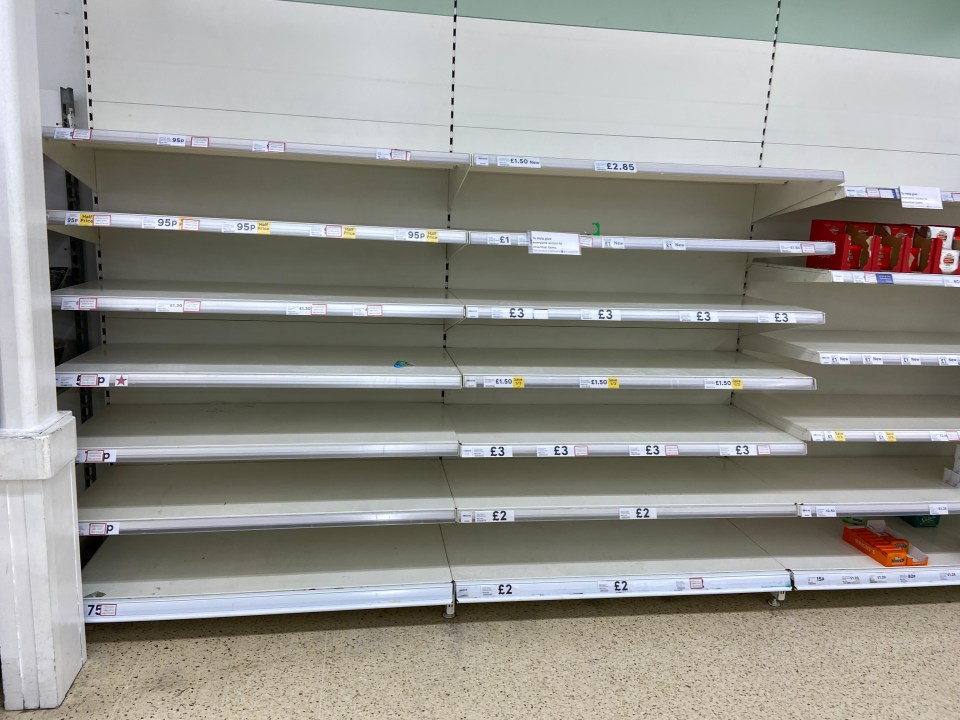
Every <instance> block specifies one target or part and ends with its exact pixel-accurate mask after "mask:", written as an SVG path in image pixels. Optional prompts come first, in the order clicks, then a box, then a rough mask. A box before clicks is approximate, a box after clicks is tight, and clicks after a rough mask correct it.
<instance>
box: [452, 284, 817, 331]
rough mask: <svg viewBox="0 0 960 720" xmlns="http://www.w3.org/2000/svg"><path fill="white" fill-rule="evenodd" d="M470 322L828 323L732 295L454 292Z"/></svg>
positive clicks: (813, 314) (810, 314) (811, 315)
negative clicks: (489, 320) (479, 320)
mask: <svg viewBox="0 0 960 720" xmlns="http://www.w3.org/2000/svg"><path fill="white" fill-rule="evenodd" d="M452 292H453V294H454V295H455V296H456V297H457V298H459V299H460V300H462V301H463V304H464V305H466V316H467V317H468V318H483V319H493V320H527V321H529V320H593V321H598V322H607V321H625V322H669V323H721V322H722V323H773V324H795V323H808V324H822V323H823V322H824V314H823V313H822V312H820V311H818V310H805V309H803V308H798V307H793V306H789V305H779V304H776V303H768V302H765V301H763V300H754V299H753V298H745V297H740V296H739V295H737V296H732V295H692V296H690V295H667V294H662V295H649V294H647V295H644V294H632V293H631V294H627V293H596V294H587V293H576V292H553V291H543V292H521V291H518V292H512V291H486V290H453V291H452Z"/></svg>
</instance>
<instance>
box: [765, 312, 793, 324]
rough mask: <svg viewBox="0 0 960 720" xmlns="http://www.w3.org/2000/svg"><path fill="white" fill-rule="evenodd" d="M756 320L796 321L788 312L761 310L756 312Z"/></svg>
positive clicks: (771, 321) (774, 321)
mask: <svg viewBox="0 0 960 720" xmlns="http://www.w3.org/2000/svg"><path fill="white" fill-rule="evenodd" d="M757 320H759V321H760V322H762V323H793V322H796V320H795V319H794V317H793V315H791V314H790V313H788V312H762V313H757Z"/></svg>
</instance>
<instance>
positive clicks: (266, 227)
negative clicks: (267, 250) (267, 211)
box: [257, 220, 270, 235]
mask: <svg viewBox="0 0 960 720" xmlns="http://www.w3.org/2000/svg"><path fill="white" fill-rule="evenodd" d="M269 234H270V223H269V222H267V221H266V220H258V221H257V235H269Z"/></svg>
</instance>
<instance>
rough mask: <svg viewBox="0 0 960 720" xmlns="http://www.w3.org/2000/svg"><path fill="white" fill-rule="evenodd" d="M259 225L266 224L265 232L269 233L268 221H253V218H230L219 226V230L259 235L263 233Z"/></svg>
mask: <svg viewBox="0 0 960 720" xmlns="http://www.w3.org/2000/svg"><path fill="white" fill-rule="evenodd" d="M261 225H265V226H266V233H265V234H268V235H269V234H270V223H261V222H255V221H253V220H231V221H230V222H225V223H223V224H222V225H221V226H220V230H221V232H225V233H240V234H241V235H259V234H264V233H263V232H262V231H261V229H260V228H261Z"/></svg>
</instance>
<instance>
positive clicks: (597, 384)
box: [580, 376, 620, 390]
mask: <svg viewBox="0 0 960 720" xmlns="http://www.w3.org/2000/svg"><path fill="white" fill-rule="evenodd" d="M580 389H581V390H619V389H620V378H618V377H601V376H589V377H581V378H580Z"/></svg>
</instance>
